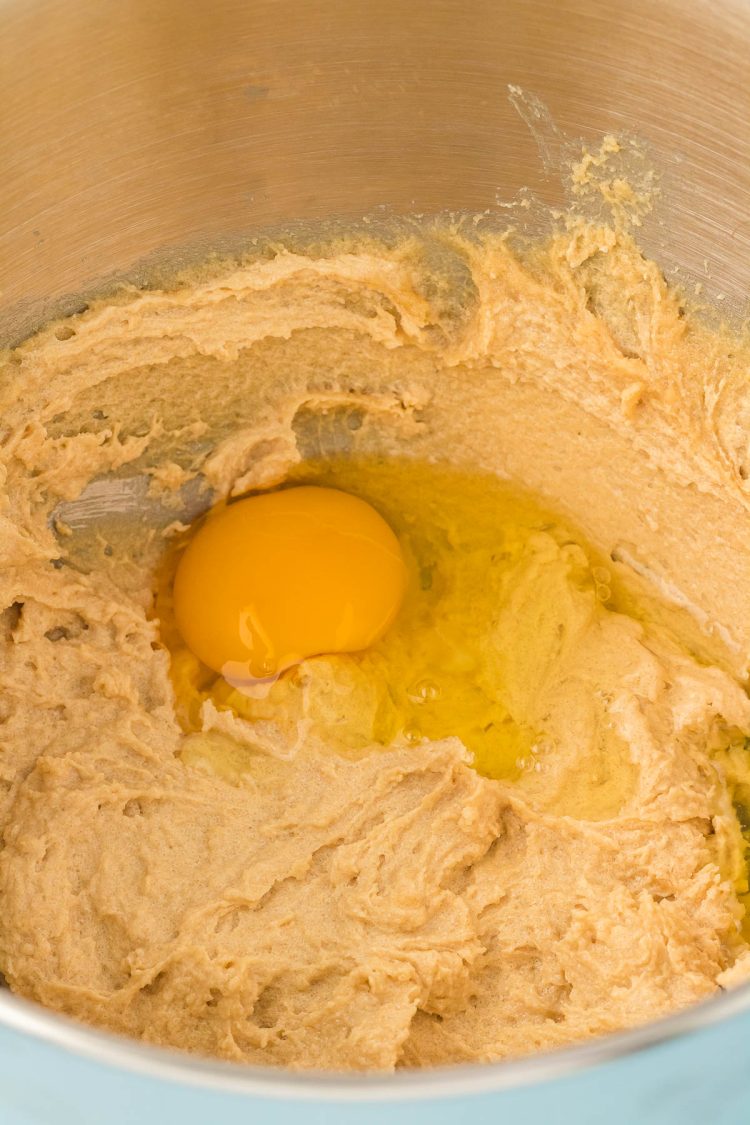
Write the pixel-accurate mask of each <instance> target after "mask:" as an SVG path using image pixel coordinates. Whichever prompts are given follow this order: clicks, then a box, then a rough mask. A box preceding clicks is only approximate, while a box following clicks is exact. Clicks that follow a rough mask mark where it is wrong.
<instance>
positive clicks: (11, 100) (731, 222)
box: [0, 0, 750, 342]
mask: <svg viewBox="0 0 750 1125" xmlns="http://www.w3.org/2000/svg"><path fill="white" fill-rule="evenodd" d="M509 85H517V86H520V87H521V88H522V89H524V90H527V91H530V92H531V93H533V94H535V95H536V96H537V97H538V98H540V99H541V101H542V102H543V103H545V104H546V105H547V106H548V107H549V109H550V111H551V113H552V116H553V119H554V122H555V124H556V126H557V128H558V129H560V130H561V131H562V132H563V133H564V134H567V135H568V136H569V137H573V138H577V137H581V138H587V139H589V140H592V139H596V138H597V137H599V136H601V134H602V133H604V132H606V131H615V132H618V131H622V130H626V131H630V132H635V133H637V134H638V135H639V136H640V137H642V138H643V139H644V140H645V141H646V142H648V143H649V145H650V148H651V153H652V155H653V157H654V160H655V162H656V164H657V165H658V166H659V168H660V169H661V170H662V171H663V174H664V182H663V193H662V200H661V203H660V206H659V208H658V214H657V216H656V218H655V219H654V220H653V221H652V222H651V223H650V225H649V226H648V227H647V228H646V230H645V232H644V242H645V244H646V248H647V249H648V250H649V251H652V252H655V253H656V254H657V256H658V257H659V258H660V259H661V260H662V261H663V263H664V265H665V267H666V268H669V267H671V266H673V265H677V266H680V267H682V268H683V270H684V271H685V274H686V275H687V276H689V277H690V278H692V279H697V280H701V281H703V282H708V292H709V293H713V294H714V295H716V294H726V295H727V296H728V297H729V298H730V299H731V300H732V301H734V302H735V303H739V304H744V302H745V301H746V294H747V280H748V266H747V262H748V257H750V206H749V204H748V201H749V200H750V4H749V3H748V2H747V0H690V2H686V0H659V3H654V2H653V0H631V2H628V0H620V2H616V0H410V2H409V3H404V2H403V0H377V2H376V0H347V2H345V0H211V2H209V0H0V153H1V154H2V160H1V163H0V167H1V168H2V175H0V279H1V282H0V289H1V290H2V295H1V296H0V329H2V331H1V332H0V339H5V341H6V342H7V340H9V339H13V338H18V337H19V336H22V335H23V334H24V333H26V332H28V331H29V330H30V328H31V327H33V326H34V325H35V324H36V323H38V322H39V320H40V319H43V318H45V317H46V316H48V315H50V314H51V313H52V312H53V311H55V310H56V309H58V308H61V309H71V308H73V307H75V304H76V300H77V299H78V298H79V296H80V294H82V293H84V294H86V293H89V292H91V291H93V290H94V289H95V288H96V286H97V285H98V284H99V283H100V282H101V280H102V278H104V277H107V276H111V275H120V276H125V277H129V278H132V279H133V280H136V281H137V280H139V279H140V278H142V277H143V276H144V271H143V270H142V269H139V268H138V267H139V264H140V263H142V262H143V261H144V259H145V260H149V259H150V260H153V259H154V256H156V257H157V258H158V257H159V256H161V257H162V258H164V257H165V256H168V254H169V253H171V256H172V258H173V259H174V260H180V258H181V257H184V255H185V253H187V254H191V253H192V254H195V253H198V254H199V253H200V252H201V250H206V249H208V248H213V247H218V246H221V247H231V246H233V245H235V244H237V243H238V242H239V241H241V240H242V238H243V237H245V236H247V235H249V234H252V233H254V232H256V231H257V230H258V228H262V227H265V226H268V225H271V224H278V223H285V222H288V221H290V220H300V219H301V220H305V219H318V218H328V217H330V216H332V215H341V216H359V215H361V214H363V213H364V212H368V211H371V210H372V209H374V208H377V207H381V206H387V207H389V208H393V209H394V210H396V211H418V212H420V211H426V212H430V211H436V210H442V209H444V208H456V209H482V208H485V207H490V208H492V207H493V206H495V204H496V203H497V202H498V201H503V200H508V199H511V198H512V197H513V196H514V195H515V193H516V192H517V191H518V190H519V189H520V188H521V187H524V186H526V187H528V188H530V189H531V190H532V191H533V192H535V193H536V194H537V195H538V196H539V197H540V198H541V199H543V200H545V201H548V202H551V203H560V202H561V201H562V198H563V195H562V189H561V178H560V176H559V174H558V173H556V172H555V170H554V168H553V167H549V166H548V167H545V162H544V161H543V160H542V159H541V157H540V151H539V147H538V145H537V143H536V140H535V138H534V136H533V134H532V131H531V130H530V129H529V128H528V126H527V124H526V122H525V121H524V120H523V119H522V117H521V116H520V115H519V113H518V112H517V111H516V109H515V108H514V106H513V104H512V102H511V100H509V97H508V86H509ZM548 147H549V146H548ZM552 149H554V140H553V144H552ZM548 155H549V156H550V161H551V164H552V165H554V159H555V153H554V151H551V152H550V153H549V154H548ZM547 163H548V165H549V163H550V162H549V161H548V162H547Z"/></svg>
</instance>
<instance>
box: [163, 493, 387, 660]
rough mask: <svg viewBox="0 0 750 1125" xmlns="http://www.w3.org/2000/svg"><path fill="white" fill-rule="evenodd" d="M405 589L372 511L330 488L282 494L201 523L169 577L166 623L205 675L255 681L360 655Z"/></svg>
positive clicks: (382, 523)
mask: <svg viewBox="0 0 750 1125" xmlns="http://www.w3.org/2000/svg"><path fill="white" fill-rule="evenodd" d="M406 582H407V570H406V566H405V563H404V559H403V555H402V552H401V548H400V546H399V542H398V540H397V538H396V536H395V535H394V533H393V532H392V531H391V529H390V527H389V526H388V524H387V523H386V522H385V520H384V519H383V518H382V517H381V516H380V515H379V514H378V513H377V512H376V511H375V509H374V508H372V507H371V506H370V505H369V504H367V503H366V502H365V501H364V500H360V499H358V498H357V497H356V496H351V495H349V494H348V493H346V492H340V491H338V489H333V488H319V487H315V486H304V487H299V488H290V489H285V490H283V491H281V492H270V493H264V494H262V495H259V496H252V497H249V498H248V499H246V500H239V501H237V502H236V503H233V504H229V505H226V506H223V507H221V508H220V509H218V510H216V511H214V513H212V514H210V515H209V516H208V518H207V520H206V522H205V523H204V524H203V525H202V526H201V527H200V529H199V530H198V531H197V532H196V533H195V535H194V536H193V538H192V539H191V540H190V542H189V543H188V546H187V548H186V550H185V552H184V554H183V556H182V558H181V559H180V562H179V565H178V567H177V573H176V576H175V582H174V608H175V618H176V621H177V626H178V628H179V630H180V632H181V633H182V636H183V639H184V640H185V643H186V644H187V645H188V647H189V648H190V649H192V651H193V652H194V654H195V655H196V656H197V657H198V658H199V659H200V660H202V661H203V663H204V664H207V665H208V666H209V668H212V669H213V670H214V671H215V672H219V673H222V674H223V675H224V676H225V677H226V678H227V679H228V680H231V681H236V682H241V681H243V680H256V679H263V678H266V677H269V676H274V675H276V674H278V673H279V672H282V671H283V670H284V669H285V668H289V667H291V666H292V665H293V664H297V663H298V662H299V661H300V660H303V659H305V658H306V657H308V656H315V655H318V654H321V653H336V652H359V651H360V650H362V649H366V648H368V647H369V646H370V645H371V644H373V643H374V642H375V641H377V640H378V639H379V638H380V637H381V636H382V635H383V633H384V632H385V631H386V629H387V628H388V626H389V625H390V624H391V622H392V621H393V619H394V618H395V616H396V614H397V613H398V610H399V607H400V605H401V601H402V599H403V596H404V592H405V589H406Z"/></svg>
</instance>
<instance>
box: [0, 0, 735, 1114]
mask: <svg viewBox="0 0 750 1125" xmlns="http://www.w3.org/2000/svg"><path fill="white" fill-rule="evenodd" d="M511 88H518V89H520V90H521V91H523V92H524V93H523V94H521V95H519V94H518V92H517V90H516V91H515V92H514V91H513V89H511ZM545 107H546V108H545ZM608 132H614V133H623V132H625V133H627V134H631V135H632V134H635V135H637V136H638V137H639V138H641V139H642V140H643V141H644V142H645V143H646V145H647V149H648V153H649V159H650V160H652V161H653V164H654V166H655V167H656V168H657V169H658V171H659V172H660V175H661V193H660V196H659V198H658V200H657V205H656V208H655V210H654V212H653V214H652V215H651V216H650V217H649V218H648V219H647V221H646V224H645V226H644V227H643V229H642V232H641V237H642V242H643V245H644V248H645V249H646V250H647V251H648V252H649V253H651V254H653V255H654V256H655V257H656V258H657V260H659V261H660V262H661V264H662V265H663V267H664V269H665V271H667V272H670V271H675V272H676V276H678V277H681V278H682V279H683V280H690V281H693V282H700V283H702V285H703V287H704V288H703V292H704V294H706V295H708V297H709V298H711V299H713V300H714V301H716V302H718V303H719V307H721V308H730V309H732V310H733V312H734V314H735V315H743V311H744V309H745V307H746V301H747V294H748V288H749V287H748V282H749V280H750V2H748V0H0V154H1V156H0V342H4V343H10V342H13V341H16V340H19V339H21V338H23V336H25V335H26V334H28V333H29V332H30V331H31V330H33V329H34V327H36V326H37V325H38V324H39V323H41V322H43V321H44V320H45V319H47V318H49V317H50V316H51V315H53V314H55V313H58V312H68V311H72V310H73V309H75V308H78V307H80V306H81V304H82V303H83V302H85V301H86V299H87V298H89V297H90V296H91V295H92V294H95V293H98V292H102V291H105V290H106V288H107V287H108V286H111V285H112V284H113V283H114V282H115V281H117V280H118V279H119V280H128V281H131V282H135V283H142V282H144V281H146V280H147V279H148V278H149V276H150V275H151V274H153V272H154V270H157V269H163V268H170V267H172V266H174V265H177V264H179V263H181V262H184V261H189V260H192V259H194V258H196V257H199V256H200V255H202V254H205V253H206V252H207V251H209V250H213V249H220V250H221V249H228V250H231V249H232V248H236V247H237V246H239V245H241V244H242V242H243V241H244V240H246V239H247V238H249V237H251V236H252V235H253V234H256V233H257V232H258V231H260V230H263V229H264V228H268V227H274V226H283V225H284V224H287V223H290V222H301V221H302V222H304V221H311V220H319V219H329V218H331V217H340V218H345V219H346V218H358V217H360V216H362V215H363V214H365V213H369V212H373V211H375V210H377V209H387V210H390V211H393V212H397V213H400V212H411V213H431V212H436V211H442V210H445V209H458V210H475V211H478V210H484V209H486V208H487V209H490V210H492V209H496V208H498V207H500V206H501V205H502V204H503V203H505V202H508V201H511V200H513V198H514V197H516V195H517V193H518V192H519V191H520V190H521V189H522V188H528V189H529V190H530V191H531V192H532V193H533V194H534V195H535V196H536V197H537V198H538V199H540V200H541V201H543V202H544V203H547V204H553V205H560V204H563V203H564V201H565V188H564V177H563V176H562V175H561V172H560V159H561V156H563V155H564V154H565V153H566V152H567V153H570V151H571V149H570V148H569V144H570V143H572V142H575V141H576V140H578V139H580V140H582V141H587V142H590V143H591V142H593V143H595V142H598V141H599V140H600V139H601V137H602V136H603V135H604V134H605V133H608ZM722 302H723V303H722ZM742 1009H750V989H748V988H744V989H740V990H738V991H737V992H735V993H733V994H731V995H727V996H724V997H719V998H717V999H716V1000H714V1001H712V1002H710V1003H708V1004H707V1005H705V1006H703V1007H701V1008H698V1009H695V1010H693V1011H691V1012H687V1013H685V1014H683V1015H680V1016H677V1017H675V1018H673V1019H671V1020H668V1021H666V1022H664V1023H663V1024H659V1025H652V1026H651V1027H649V1028H645V1029H642V1030H640V1031H636V1032H633V1033H629V1034H627V1035H623V1036H615V1037H613V1038H612V1039H610V1040H606V1041H604V1042H602V1043H598V1044H593V1045H589V1046H586V1047H583V1048H580V1049H577V1050H572V1051H566V1052H564V1053H562V1054H560V1055H557V1056H553V1057H551V1058H545V1059H537V1060H529V1061H526V1062H521V1063H509V1064H502V1065H496V1066H488V1067H485V1068H482V1069H481V1071H479V1070H477V1069H472V1068H469V1069H464V1070H463V1071H461V1072H458V1073H450V1074H448V1073H444V1074H427V1075H422V1076H407V1075H400V1076H397V1077H394V1078H385V1079H383V1078H377V1079H366V1078H363V1079H361V1080H352V1079H347V1080H345V1081H344V1080H341V1079H338V1078H335V1077H328V1078H321V1077H314V1076H311V1077H299V1076H298V1077H295V1078H292V1079H290V1078H288V1077H286V1076H284V1075H280V1074H279V1073H278V1072H277V1073H275V1074H272V1073H271V1072H267V1073H265V1072H258V1071H250V1070H247V1071H232V1072H230V1071H229V1070H227V1068H226V1067H223V1066H221V1065H219V1064H216V1065H214V1064H211V1063H196V1062H195V1061H185V1060H183V1059H181V1058H179V1057H176V1056H173V1055H167V1054H166V1053H165V1054H164V1055H162V1054H160V1053H159V1052H158V1051H155V1050H153V1049H150V1048H148V1047H143V1046H138V1045H134V1044H124V1043H122V1044H121V1043H119V1042H118V1041H116V1040H112V1039H110V1038H108V1037H106V1036H101V1035H99V1034H97V1033H95V1032H90V1031H88V1030H83V1029H80V1028H78V1027H73V1026H71V1025H68V1024H67V1023H66V1022H65V1021H64V1020H60V1019H59V1018H58V1017H54V1016H52V1015H49V1014H47V1013H45V1012H43V1011H40V1010H38V1009H36V1008H33V1007H32V1006H31V1005H28V1004H26V1003H24V1002H22V1001H18V1000H16V999H14V998H13V997H10V996H9V995H8V994H7V993H5V994H0V1030H2V1029H3V1028H5V1032H8V1029H14V1031H13V1034H16V1033H26V1034H28V1035H30V1036H32V1037H34V1041H35V1042H37V1043H38V1042H39V1041H40V1040H42V1039H46V1040H47V1041H48V1042H54V1043H58V1044H61V1045H67V1046H68V1047H69V1048H70V1049H71V1050H74V1051H77V1052H80V1053H83V1054H88V1055H95V1056H97V1057H99V1058H101V1059H106V1060H108V1061H109V1062H114V1063H117V1064H118V1065H122V1066H127V1067H129V1068H134V1069H136V1070H140V1071H142V1072H144V1073H145V1072H148V1073H155V1072H158V1073H161V1074H163V1075H165V1076H167V1075H169V1076H171V1077H172V1078H174V1077H178V1078H179V1079H180V1080H183V1081H192V1082H199V1083H206V1084H209V1085H214V1086H216V1085H217V1084H218V1085H219V1086H222V1087H223V1088H225V1089H229V1088H232V1089H235V1090H236V1089H238V1088H239V1089H242V1090H244V1091H249V1092H253V1093H254V1094H259V1093H264V1092H265V1093H266V1094H270V1093H278V1092H280V1091H281V1092H283V1093H286V1094H287V1095H288V1096H290V1097H291V1096H294V1097H298V1096H300V1095H305V1094H313V1093H318V1094H323V1095H325V1096H328V1097H348V1096H354V1095H355V1094H356V1095H357V1096H362V1095H363V1094H365V1093H367V1092H368V1091H369V1092H370V1094H371V1095H372V1096H377V1097H399V1096H404V1095H405V1094H407V1093H408V1094H410V1095H420V1096H423V1095H426V1094H432V1095H436V1094H437V1093H439V1092H441V1091H445V1090H446V1089H449V1090H450V1091H452V1092H453V1093H456V1092H457V1091H460V1090H468V1089H473V1090H476V1089H478V1088H483V1089H488V1088H492V1089H498V1090H499V1089H503V1088H505V1087H508V1086H509V1085H514V1084H518V1083H527V1082H535V1081H537V1080H538V1079H539V1078H542V1077H549V1076H550V1075H551V1074H555V1073H559V1072H560V1071H561V1070H565V1071H567V1070H572V1069H575V1068H576V1067H581V1066H587V1065H589V1064H590V1063H592V1062H595V1061H600V1060H601V1059H602V1058H603V1057H609V1056H612V1055H613V1054H614V1055H618V1054H624V1053H626V1052H628V1051H632V1050H634V1049H636V1048H643V1047H647V1046H649V1045H650V1044H653V1043H655V1042H657V1041H659V1040H662V1039H664V1038H665V1037H667V1038H671V1037H674V1036H678V1035H679V1034H680V1033H684V1032H687V1031H688V1030H690V1029H691V1028H694V1027H695V1026H700V1025H708V1024H710V1023H712V1022H715V1021H720V1020H724V1019H725V1018H727V1017H728V1016H729V1015H731V1014H732V1013H735V1014H736V1013H737V1012H738V1011H740V1010H742ZM742 1026H743V1027H745V1028H746V1027H747V1022H745V1024H743V1025H742ZM4 1042H6V1044H7V1043H8V1042H11V1040H9V1039H7V1036H6V1039H5V1040H4ZM24 1042H31V1040H24ZM40 1049H41V1044H40ZM45 1073H46V1071H45ZM8 1080H10V1078H9V1077H8ZM6 1088H7V1086H6ZM43 1119H44V1118H32V1117H29V1118H28V1120H43ZM111 1119H112V1120H114V1116H113V1117H112V1118H111ZM143 1119H144V1120H145V1118H143ZM527 1119H530V1118H527ZM615 1119H616V1120H620V1118H619V1117H617V1116H616V1114H615V1116H614V1117H613V1116H611V1115H610V1121H612V1120H615ZM13 1120H16V1119H15V1118H14V1119H13ZM18 1120H22V1118H20V1117H19V1118H18ZM23 1120H24V1121H25V1120H27V1118H26V1117H24V1118H23ZM44 1120H46V1119H44ZM66 1120H67V1118H66ZM92 1120H93V1118H92ZM227 1120H228V1118H227ZM232 1120H234V1118H232ZM623 1120H625V1118H623ZM717 1120H718V1118H717Z"/></svg>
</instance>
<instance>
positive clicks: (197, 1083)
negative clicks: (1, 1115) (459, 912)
mask: <svg viewBox="0 0 750 1125" xmlns="http://www.w3.org/2000/svg"><path fill="white" fill-rule="evenodd" d="M748 1010H750V980H749V981H744V982H742V983H741V984H738V985H736V986H735V987H733V988H731V989H729V990H728V991H725V992H724V991H723V992H721V993H720V994H719V995H718V996H712V997H710V998H708V999H707V1000H703V1001H701V1002H699V1003H697V1004H694V1005H692V1006H691V1007H689V1008H685V1009H683V1010H681V1011H680V1012H677V1013H674V1014H672V1015H669V1016H663V1017H661V1018H660V1019H658V1020H653V1021H651V1022H650V1023H647V1024H643V1025H642V1026H641V1027H636V1028H631V1029H629V1030H626V1031H618V1032H613V1033H611V1034H609V1035H605V1036H602V1037H599V1038H596V1039H593V1040H589V1041H587V1042H585V1043H581V1044H578V1045H576V1046H572V1047H562V1048H558V1049H556V1050H553V1051H547V1052H542V1053H538V1054H534V1055H529V1056H527V1057H524V1058H520V1059H507V1060H503V1061H501V1062H494V1063H493V1062H485V1063H462V1064H457V1065H453V1066H442V1067H436V1068H434V1069H429V1070H428V1069H425V1070H409V1071H407V1070H403V1071H396V1072H395V1073H388V1074H383V1073H380V1072H364V1073H355V1074H353V1073H346V1072H337V1071H290V1070H284V1069H282V1068H280V1067H262V1066H255V1065H251V1064H245V1063H235V1062H226V1061H223V1060H220V1059H210V1058H204V1057H201V1056H196V1055H193V1054H188V1053H187V1052H182V1051H178V1050H176V1049H174V1048H167V1047H160V1046H157V1045H155V1044H149V1043H143V1042H140V1041H138V1040H132V1039H128V1038H126V1037H125V1036H120V1035H115V1034H113V1033H111V1032H108V1031H101V1030H99V1029H97V1028H94V1027H89V1026H87V1025H86V1024H83V1023H79V1022H78V1021H76V1020H74V1019H72V1018H70V1017H68V1016H64V1015H61V1014H59V1013H57V1012H53V1011H50V1010H48V1009H46V1008H44V1007H42V1005H41V1004H37V1003H36V1002H34V1001H31V1000H27V999H25V998H24V997H20V996H15V995H14V994H13V993H12V992H11V991H10V990H9V989H7V988H0V1026H4V1027H6V1028H8V1029H9V1030H11V1031H17V1032H20V1033H21V1034H24V1035H27V1036H31V1037H32V1038H35V1039H39V1040H41V1041H42V1042H43V1043H46V1044H47V1045H49V1046H52V1047H58V1048H61V1049H63V1050H65V1051H68V1052H70V1053H73V1054H75V1055H78V1056H80V1057H82V1058H84V1059H88V1060H89V1061H92V1062H98V1063H102V1064H104V1065H108V1066H110V1067H114V1068H119V1069H121V1070H124V1071H127V1072H130V1073H135V1074H138V1075H141V1076H143V1077H147V1078H155V1079H161V1080H163V1081H167V1082H171V1083H173V1084H174V1083H176V1084H179V1085H183V1086H192V1087H200V1088H203V1089H206V1090H213V1091H218V1092H222V1093H231V1094H240V1095H245V1096H250V1097H265V1098H272V1099H286V1100H293V1101H333V1102H354V1101H358V1102H361V1101H374V1102H396V1101H414V1100H418V1099H429V1098H435V1097H449V1096H461V1095H466V1094H483V1093H493V1092H498V1091H502V1090H509V1089H514V1088H518V1087H524V1086H532V1085H537V1084H540V1083H543V1082H549V1081H551V1080H553V1079H555V1078H561V1077H563V1076H565V1075H570V1074H574V1073H576V1072H578V1071H581V1070H585V1069H589V1068H591V1067H594V1066H600V1065H602V1064H604V1063H607V1062H615V1061H617V1060H618V1059H623V1058H626V1057H627V1056H628V1055H632V1054H637V1053H642V1052H644V1051H646V1050H648V1049H649V1048H653V1047H657V1046H660V1045H666V1044H668V1043H670V1042H672V1041H677V1040H679V1039H682V1038H684V1037H686V1036H688V1035H690V1034H693V1033H695V1032H698V1031H700V1030H701V1029H706V1028H709V1027H712V1026H714V1025H716V1024H718V1023H722V1022H724V1021H725V1020H727V1019H730V1018H731V1017H732V1016H736V1015H739V1014H741V1013H742V1012H746V1011H748Z"/></svg>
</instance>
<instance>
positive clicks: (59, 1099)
mask: <svg viewBox="0 0 750 1125" xmlns="http://www.w3.org/2000/svg"><path fill="white" fill-rule="evenodd" d="M0 1091H1V1093H0V1123H1V1125H173V1123H174V1125H240V1123H242V1125H249V1123H256V1122H259V1123H266V1122H268V1125H303V1123H304V1125H373V1123H375V1122H387V1123H388V1125H449V1123H453V1122H466V1123H467V1125H468V1123H471V1125H485V1123H490V1122H493V1123H494V1122H498V1123H499V1122H503V1123H505V1122H508V1123H510V1125H563V1123H568V1122H570V1123H571V1125H750V1013H743V1014H742V1015H741V1016H738V1017H735V1018H734V1019H732V1020H729V1021H727V1022H725V1023H722V1024H720V1025H718V1026H716V1027H713V1028H709V1029H708V1030H704V1031H701V1032H697V1033H694V1034H692V1035H689V1036H687V1037H685V1038H682V1039H680V1040H677V1041H675V1042H672V1043H669V1044H667V1045H662V1046H660V1047H655V1048H650V1049H649V1050H647V1051H645V1052H641V1053H639V1054H635V1055H631V1056H629V1057H628V1058H624V1059H621V1060H620V1061H618V1062H616V1063H609V1064H606V1065H604V1066H600V1067H597V1068H595V1069H593V1070H588V1071H585V1072H581V1073H579V1074H577V1075H573V1076H572V1077H569V1078H565V1079H562V1080H556V1081H554V1082H550V1083H546V1084H543V1085H541V1086H536V1087H530V1088H526V1089H518V1090H508V1091H504V1092H500V1093H496V1094H481V1095H477V1096H476V1097H467V1096H465V1095H464V1096H461V1097H458V1098H441V1099H439V1100H436V1101H424V1100H422V1101H411V1102H400V1103H388V1102H376V1103H365V1102H362V1103H357V1104H352V1103H351V1102H338V1103H325V1102H320V1101H318V1102H310V1101H295V1102H291V1101H286V1102H284V1101H278V1100H271V1099H260V1098H255V1097H245V1096H240V1095H237V1094H221V1093H218V1092H216V1091H212V1090H206V1089H200V1088H195V1087H187V1086H179V1085H177V1084H175V1083H171V1082H165V1081H161V1080H157V1079H154V1078H147V1077H142V1076H140V1075H137V1074H132V1073H128V1072H126V1071H120V1070H115V1069H113V1068H110V1067H109V1066H103V1065H100V1064H99V1063H94V1062H91V1061H88V1060H86V1059H83V1058H80V1057H77V1056H75V1055H72V1054H69V1053H67V1052H65V1051H62V1050H60V1049H59V1048H57V1047H52V1046H49V1045H47V1044H43V1043H41V1042H39V1041H38V1040H34V1039H31V1038H27V1037H26V1036H25V1035H21V1034H19V1033H18V1032H15V1031H10V1030H8V1029H6V1028H0Z"/></svg>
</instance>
